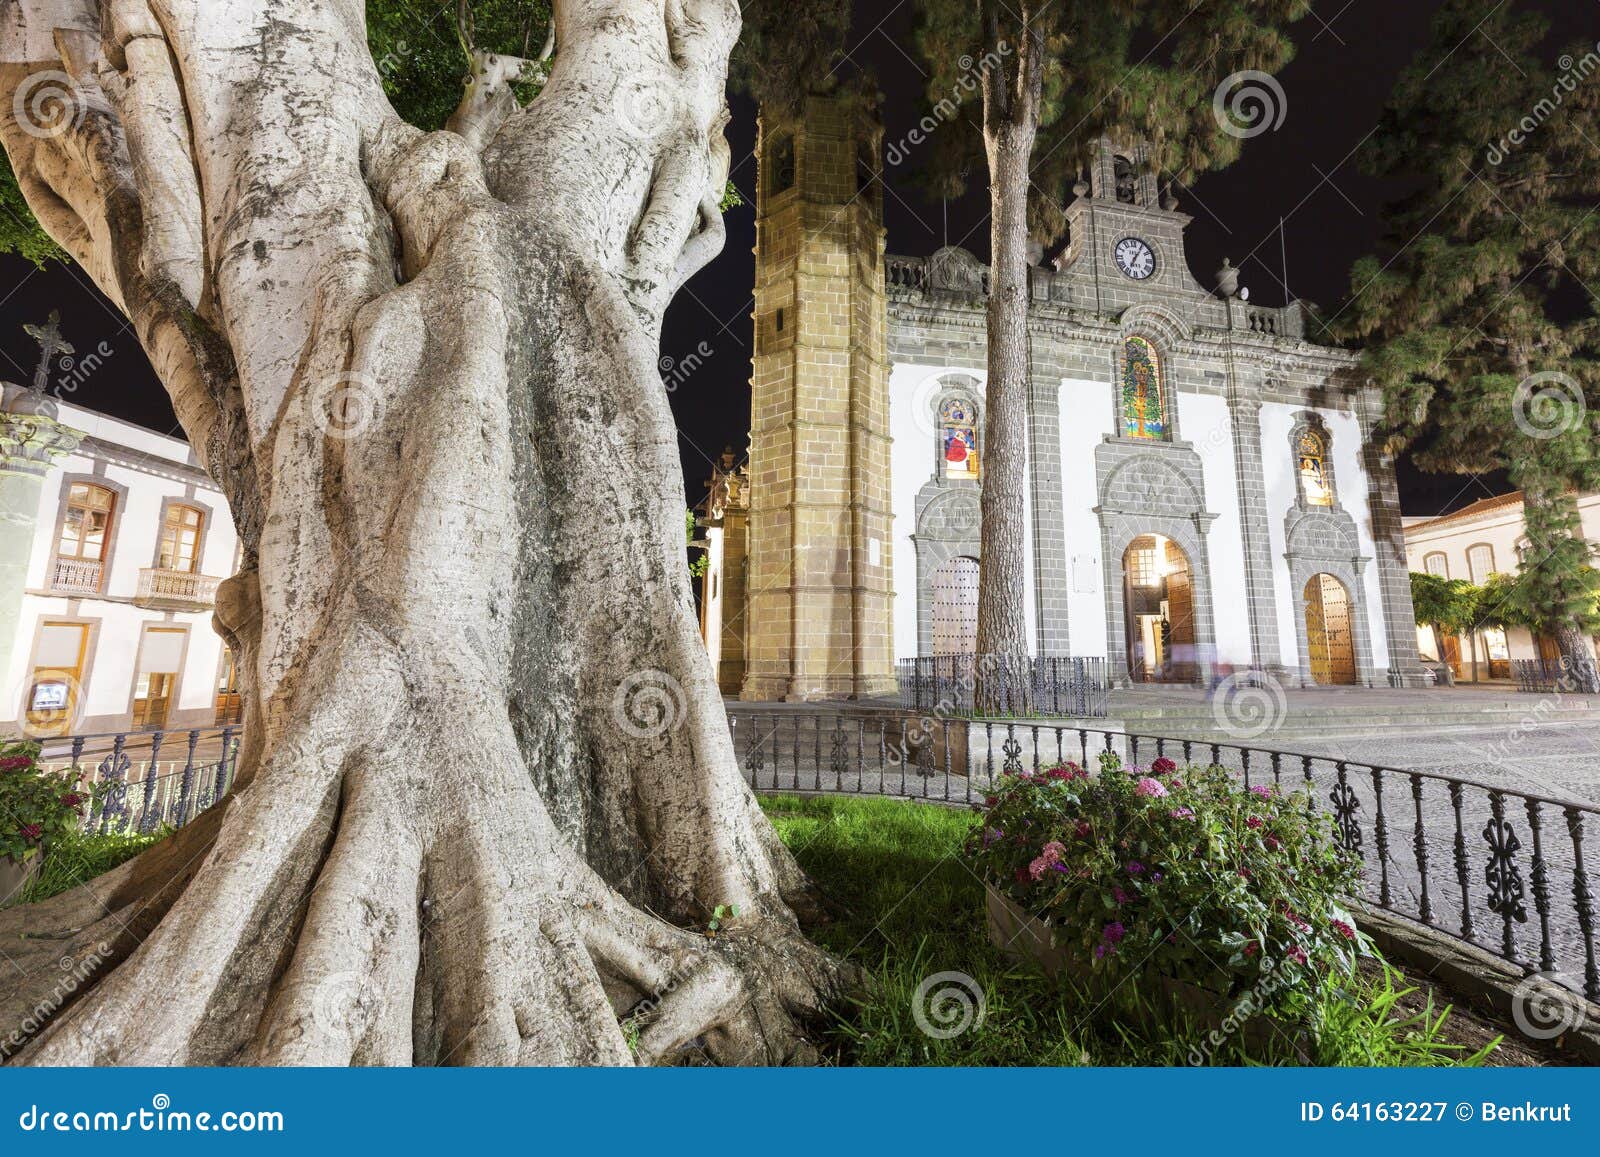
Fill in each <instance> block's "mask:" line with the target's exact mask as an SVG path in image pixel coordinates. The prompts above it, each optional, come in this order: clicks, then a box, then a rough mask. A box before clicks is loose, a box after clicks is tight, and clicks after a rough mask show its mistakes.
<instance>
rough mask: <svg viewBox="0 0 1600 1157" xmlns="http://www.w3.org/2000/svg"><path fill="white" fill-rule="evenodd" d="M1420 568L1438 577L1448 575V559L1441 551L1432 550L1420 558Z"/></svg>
mask: <svg viewBox="0 0 1600 1157" xmlns="http://www.w3.org/2000/svg"><path fill="white" fill-rule="evenodd" d="M1422 569H1423V570H1425V571H1427V572H1428V573H1429V574H1431V575H1435V576H1437V577H1438V578H1449V577H1450V561H1449V560H1448V559H1447V558H1445V556H1444V553H1443V552H1442V551H1437V550H1436V551H1434V552H1433V553H1432V554H1430V555H1428V556H1427V557H1426V558H1424V559H1423V560H1422Z"/></svg>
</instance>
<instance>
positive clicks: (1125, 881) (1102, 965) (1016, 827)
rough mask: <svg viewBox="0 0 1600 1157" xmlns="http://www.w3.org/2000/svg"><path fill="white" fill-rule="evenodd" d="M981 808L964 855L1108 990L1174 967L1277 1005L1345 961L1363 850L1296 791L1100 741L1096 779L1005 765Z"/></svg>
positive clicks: (1192, 978) (1351, 948)
mask: <svg viewBox="0 0 1600 1157" xmlns="http://www.w3.org/2000/svg"><path fill="white" fill-rule="evenodd" d="M978 810H979V811H980V812H981V813H982V818H981V821H980V822H979V823H978V824H977V826H976V827H975V828H974V829H973V831H972V834H971V835H970V836H969V837H968V840H967V844H966V854H967V856H968V858H969V859H970V860H971V861H972V862H974V864H975V865H976V866H977V867H978V869H979V870H980V872H981V873H982V874H983V875H984V876H985V877H986V878H987V879H988V880H989V882H990V883H991V884H992V885H993V886H994V887H996V888H998V889H999V890H1000V891H1002V892H1003V893H1004V894H1006V895H1007V896H1009V897H1010V899H1011V900H1013V901H1014V902H1015V903H1016V904H1017V905H1018V906H1019V907H1021V908H1022V909H1024V910H1025V911H1027V912H1030V913H1032V914H1033V915H1034V916H1037V917H1039V918H1040V919H1043V920H1045V921H1047V922H1048V923H1049V924H1050V925H1051V927H1052V929H1053V936H1054V941H1055V947H1056V948H1057V949H1059V950H1061V951H1062V952H1064V953H1065V954H1066V955H1067V956H1068V958H1069V959H1070V960H1071V961H1072V962H1073V963H1074V964H1075V965H1076V966H1077V967H1078V969H1079V971H1081V972H1084V973H1093V974H1096V975H1098V976H1099V977H1100V978H1101V979H1103V980H1105V981H1106V982H1107V984H1108V986H1109V985H1116V984H1117V983H1118V982H1120V981H1121V980H1123V979H1125V978H1127V977H1129V976H1135V975H1138V976H1160V977H1168V978H1171V979H1174V980H1181V981H1186V982H1188V983H1191V984H1195V985H1198V986H1199V987H1201V988H1204V989H1206V990H1208V991H1210V992H1212V993H1214V994H1215V995H1216V996H1217V997H1218V998H1219V999H1222V1000H1229V999H1232V998H1235V997H1238V996H1240V995H1242V994H1244V993H1245V992H1254V993H1255V996H1256V1003H1257V1005H1258V1006H1259V1007H1262V1008H1264V1009H1268V1010H1271V1011H1273V1012H1276V1013H1279V1014H1285V1015H1286V1014H1293V1013H1295V1012H1298V1011H1301V1010H1303V1008H1304V1007H1305V1005H1306V1002H1307V1001H1308V998H1309V997H1310V994H1311V993H1312V992H1313V991H1314V989H1315V987H1316V983H1317V982H1318V981H1319V980H1320V979H1321V978H1322V977H1323V976H1325V975H1327V974H1328V973H1330V972H1335V971H1337V972H1341V973H1348V972H1349V971H1350V970H1351V969H1352V968H1353V966H1354V963H1355V957H1356V955H1357V951H1358V937H1357V933H1356V930H1355V926H1354V921H1353V920H1352V919H1351V917H1350V915H1349V913H1348V912H1346V911H1345V910H1344V908H1342V907H1341V906H1340V902H1339V897H1340V896H1341V895H1346V894H1349V893H1351V892H1353V891H1354V890H1355V888H1356V886H1357V884H1358V882H1359V880H1360V861H1359V859H1358V858H1357V857H1355V856H1353V855H1351V854H1350V853H1347V852H1345V851H1344V850H1343V849H1342V848H1339V847H1338V846H1337V845H1336V844H1335V843H1334V841H1333V839H1332V829H1331V825H1330V822H1329V820H1328V819H1327V818H1326V816H1323V815H1316V816H1308V814H1307V803H1306V799H1305V797H1304V795H1301V794H1298V793H1297V794H1285V793H1283V792H1281V791H1279V790H1278V789H1277V788H1275V787H1267V786H1256V787H1253V788H1250V789H1249V790H1246V789H1245V788H1243V787H1242V786H1240V785H1239V784H1238V783H1236V782H1235V781H1234V780H1233V779H1232V778H1231V777H1230V776H1229V774H1228V773H1227V772H1226V771H1224V770H1223V769H1221V768H1217V767H1200V766H1193V767H1183V768H1180V767H1179V766H1178V765H1177V764H1175V763H1174V762H1173V761H1172V760H1170V759H1157V760H1156V761H1155V762H1154V763H1152V764H1151V765H1150V767H1149V768H1148V769H1146V770H1144V771H1140V770H1139V769H1132V770H1131V771H1129V770H1126V769H1124V768H1123V767H1122V765H1121V763H1120V761H1119V760H1118V758H1117V757H1116V756H1115V755H1112V754H1110V753H1107V754H1106V755H1103V756H1101V757H1100V770H1099V774H1097V775H1091V774H1090V773H1088V772H1087V771H1085V770H1084V769H1082V768H1080V767H1078V766H1077V765H1076V764H1066V765H1064V766H1061V767H1056V768H1051V769H1049V770H1047V771H1042V772H1039V773H1037V774H1024V775H1021V776H1009V777H1007V778H1006V779H1005V780H1004V781H1002V784H1001V785H1000V787H999V790H998V791H997V793H996V794H995V795H993V796H990V797H989V798H988V799H987V800H986V801H985V805H984V806H983V807H981V808H979V809H978ZM1269 980H1270V983H1267V982H1268V981H1269ZM1129 987H1130V988H1137V987H1138V986H1129Z"/></svg>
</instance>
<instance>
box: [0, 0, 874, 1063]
mask: <svg viewBox="0 0 1600 1157" xmlns="http://www.w3.org/2000/svg"><path fill="white" fill-rule="evenodd" d="M6 7H7V9H8V10H7V11H6V12H5V13H4V16H5V17H6V21H5V28H6V32H5V33H4V36H5V44H4V45H3V47H4V48H5V49H6V52H5V55H4V59H5V60H6V61H10V62H23V63H9V64H6V65H5V66H4V67H3V69H0V87H3V91H0V99H11V98H12V97H13V96H14V95H15V94H17V93H18V92H19V90H20V89H21V86H23V85H27V84H31V83H36V82H35V79H34V78H35V77H36V76H38V75H39V74H41V73H44V72H57V73H61V72H65V73H67V74H69V75H70V77H71V83H70V86H69V89H70V91H69V97H70V98H71V99H72V100H73V101H74V102H75V103H74V104H73V105H72V106H71V107H72V110H73V116H71V117H69V118H67V121H66V123H65V125H64V127H62V126H61V125H57V126H56V127H57V128H58V129H59V131H53V132H43V133H40V132H36V131H30V128H29V126H26V125H21V124H12V125H10V126H8V127H6V129H5V146H6V149H7V152H8V154H9V156H10V158H11V162H12V165H13V167H14V169H15V170H16V172H17V174H18V178H19V182H20V183H21V184H22V187H23V189H24V191H25V193H26V194H27V196H28V198H29V202H30V205H32V206H33V207H34V208H35V211H36V212H37V213H38V215H39V217H40V219H41V220H42V221H43V222H44V223H45V225H46V227H47V228H49V229H50V230H51V232H52V233H53V234H54V235H55V236H56V237H57V238H58V240H60V241H62V243H63V244H64V245H65V246H66V247H67V248H68V249H69V251H71V252H72V253H73V254H74V256H76V257H77V258H78V259H79V260H80V261H81V262H82V263H83V264H84V266H85V267H86V268H87V269H89V270H90V271H91V272H92V273H93V274H94V276H95V277H96V280H97V282H98V283H99V284H100V286H101V288H102V289H104V290H105V292H106V293H107V294H108V295H109V296H110V297H111V298H112V300H113V301H116V302H117V303H118V304H119V305H121V306H123V307H124V308H125V309H126V310H127V311H128V314H129V317H130V318H131V319H132V320H133V322H134V324H135V325H136V326H137V327H138V329H139V332H140V335H141V338H142V339H143V341H144V344H145V348H146V349H147V350H148V351H149V352H150V355H151V359H152V362H153V363H154V364H155V366H156V368H157V371H158V372H159V373H160V374H161V376H162V379H163V381H164V382H165V384H166V385H167V387H168V389H169V391H170V392H171V394H172V397H173V403H174V406H175V408H176V409H177V412H178V414H179V416H180V418H181V419H182V421H183V423H184V427H185V429H186V431H187V432H188V433H189V435H190V438H191V441H192V442H193V443H194V445H195V447H196V451H197V453H198V454H199V456H200V458H201V460H202V462H203V463H204V464H205V465H206V466H207V468H208V469H209V470H210V471H211V472H212V474H213V475H214V476H215V477H216V478H217V479H218V481H219V483H220V484H221V485H223V487H224V489H225V490H226V492H227V493H228V497H229V501H230V505H231V507H232V509H233V513H234V517H235V521H236V523H237V524H238V527H239V531H240V536H241V541H242V543H243V548H244V565H243V568H242V570H241V573H240V574H238V575H236V576H234V577H233V578H231V579H229V580H228V581H227V582H226V583H224V584H223V590H222V591H220V592H219V594H218V602H217V615H216V617H217V625H218V627H219V629H220V630H221V631H222V632H223V633H224V635H225V636H226V637H227V638H228V639H229V641H230V643H231V644H232V645H233V646H234V648H235V652H236V654H237V655H238V656H239V660H240V665H241V668H242V669H243V670H244V671H246V672H247V676H248V677H247V680H246V693H247V707H246V733H247V737H248V741H247V743H246V745H245V748H244V750H243V751H242V752H241V766H240V772H239V776H238V780H237V786H236V788H235V790H234V791H233V792H232V793H231V795H230V796H229V797H228V799H226V800H225V801H224V802H223V803H221V804H219V805H218V806H217V807H216V808H215V809H214V812H213V814H212V815H208V816H207V817H206V819H205V821H204V822H202V823H200V824H197V825H194V826H193V827H191V828H188V829H185V830H184V831H183V832H180V833H179V834H178V835H177V836H176V837H174V839H173V840H172V841H170V842H169V843H167V844H164V845H162V849H163V850H162V851H161V852H160V854H159V855H157V854H156V853H155V852H152V853H149V854H147V855H146V856H144V857H141V858H140V859H139V860H138V861H135V862H134V864H132V865H128V866H125V868H124V869H119V870H118V872H116V873H112V874H110V875H109V876H108V877H107V878H103V879H102V880H99V881H95V882H94V883H93V884H91V885H89V886H87V887H86V888H84V889H80V890H78V891H77V892H74V893H70V894H68V895H66V896H62V897H57V898H56V899H54V900H52V901H48V902H46V903H44V904H41V905H36V906H33V907H32V908H29V909H19V910H11V911H8V912H6V913H4V914H0V937H3V938H5V939H6V940H7V942H8V943H10V942H13V941H15V940H16V938H17V937H18V936H19V935H22V936H27V937H31V939H29V940H27V941H25V942H26V943H28V944H30V945H44V944H48V945H51V946H52V948H51V950H50V951H49V952H48V953H44V952H39V951H37V950H35V951H34V952H33V953H32V954H31V956H30V957H29V960H28V962H27V963H26V964H25V967H24V972H25V973H26V975H24V976H22V977H20V978H19V977H17V976H14V975H9V976H7V977H5V978H4V979H0V1015H3V1016H4V1017H5V1018H6V1019H7V1020H10V1019H19V1018H13V1017H12V1015H11V1014H13V1013H15V1012H18V1011H19V1010H24V1009H35V1008H44V1007H48V1014H47V1015H44V1016H41V1017H38V1018H36V1019H38V1020H39V1021H41V1022H42V1027H40V1028H39V1029H38V1031H37V1032H35V1033H33V1034H32V1040H31V1043H29V1044H27V1045H26V1047H25V1048H24V1049H23V1050H22V1051H21V1052H20V1053H19V1054H18V1055H19V1057H20V1059H21V1060H23V1061H26V1062H31V1063H39V1064H78V1063H118V1064H142V1063H151V1064H224V1063H234V1062H250V1063H269V1064H287V1063H293V1064H346V1063H376V1064H409V1063H423V1064H433V1063H481V1064H518V1063H523V1064H552V1063H556V1064H559V1063H576V1064H590V1063H608V1064H609V1063H630V1062H632V1061H636V1060H637V1061H643V1062H656V1061H662V1060H673V1059H677V1058H679V1057H681V1056H683V1055H685V1054H684V1052H683V1050H685V1049H686V1048H690V1049H691V1050H695V1051H693V1054H692V1055H700V1053H699V1051H698V1050H703V1052H704V1054H705V1055H707V1056H709V1057H710V1058H711V1059H714V1060H717V1061H724V1062H748V1061H759V1062H782V1061H785V1060H790V1059H796V1058H801V1059H803V1058H805V1057H806V1056H808V1055H809V1046H808V1045H807V1043H806V1041H805V1038H804V1035H803V1033H802V1031H801V1029H800V1023H801V1022H802V1021H803V1020H804V1018H806V1017H809V1016H813V1015H816V1014H817V1013H818V1012H819V1011H820V1009H821V1007H822V1004H823V1002H824V1001H825V1000H827V999H828V998H829V997H831V996H833V995H834V994H836V993H837V992H838V991H840V988H841V986H842V985H843V984H844V983H845V982H846V981H847V979H848V977H847V974H846V972H845V970H844V969H843V968H842V966H840V965H839V964H838V963H837V962H835V961H833V960H832V959H830V958H829V957H827V956H826V955H824V954H823V953H821V952H820V951H818V950H817V949H815V948H814V947H812V946H811V945H810V944H809V943H808V942H807V941H806V940H805V939H804V937H803V936H802V935H801V933H800V931H799V927H798V923H797V920H796V917H795V906H796V905H799V904H802V903H806V902H808V901H809V891H808V885H807V884H806V881H805V880H804V878H803V876H802V875H801V873H800V872H799V870H798V868H797V867H796V865H795V864H794V862H793V860H792V859H791V858H790V857H789V855H788V854H787V852H786V851H785V850H784V849H783V848H782V846H781V844H780V843H779V842H778V840H777V837H776V834H775V833H774V831H773V829H772V827H771V825H770V824H768V823H767V822H766V820H765V819H764V817H763V816H762V815H761V813H760V811H759V809H758V808H757V806H756V803H755V800H754V797H753V796H752V794H751V793H750V791H749V790H748V789H747V788H746V786H745V785H744V782H743V780H742V778H741V776H740V774H739V770H738V765H737V762H736V759H735V756H734V751H733V746H732V742H731V739H730V736H729V733H728V728H727V723H726V719H725V716H724V714H723V709H722V703H721V698H720V696H719V695H718V693H717V688H716V683H715V679H714V676H713V673H712V670H711V666H710V662H709V660H708V658H707V656H706V653H705V650H704V648H703V647H702V646H701V645H700V643H699V640H698V637H697V635H696V632H695V626H694V617H693V613H692V604H691V599H690V593H689V584H688V576H687V573H686V570H685V567H684V565H683V557H682V533H683V529H682V510H683V506H684V497H683V494H682V488H681V484H680V483H679V482H678V478H679V469H678V461H677V451H676V439H675V435H674V428H673V425H672V420H671V415H670V412H669V410H668V406H667V398H666V392H665V389H664V387H663V385H662V383H661V380H660V377H659V374H658V373H657V372H656V369H655V365H656V356H657V347H658V345H659V338H660V327H661V319H662V315H663V313H664V310H665V308H666V305H667V303H668V302H669V301H670V300H671V298H672V296H673V294H674V293H675V292H676V291H677V289H678V287H679V286H680V285H681V284H682V282H683V281H684V280H686V279H687V278H688V277H689V276H691V275H692V274H693V273H694V271H695V270H696V269H698V268H699V267H700V266H701V265H703V264H704V262H705V261H707V260H709V259H710V257H711V256H712V255H714V254H715V253H716V251H717V250H718V249H719V248H720V245H721V222H720V217H718V216H717V214H716V213H715V206H716V203H717V198H718V196H719V195H720V192H721V190H722V187H723V183H724V181H725V179H726V173H727V162H728V155H727V145H726V142H725V141H724V139H723V137H722V129H723V125H724V123H725V120H726V115H727V114H726V108H725V104H724V85H725V75H726V67H727V58H728V53H729V51H730V49H731V47H732V45H733V43H734V41H735V39H736V37H737V34H738V26H739V15H738V6H737V4H735V3H734V2H733V0H664V2H663V0H558V2H557V3H556V5H555V9H556V34H557V44H556V49H557V51H556V56H555V59H554V62H553V64H552V66H551V69H550V73H549V78H548V81H547V83H546V84H545V86H544V89H543V90H542V92H541V94H540V96H539V98H538V99H537V100H536V101H534V102H533V104H531V105H530V106H528V107H527V108H525V109H517V108H515V107H514V105H511V106H508V105H507V103H506V102H505V101H504V100H503V99H502V98H500V97H498V96H495V97H494V99H491V100H486V99H485V92H484V88H483V87H482V86H480V87H479V89H478V90H476V91H475V92H474V93H472V94H469V100H468V101H467V102H464V110H463V112H462V113H460V114H458V121H457V122H455V123H457V126H458V127H460V128H462V129H463V131H462V132H455V131H449V130H447V131H443V132H437V133H423V132H421V131H419V130H417V129H415V128H413V127H411V126H409V125H406V124H405V123H403V122H402V121H401V120H400V119H399V118H398V117H397V116H396V115H395V114H394V112H393V110H392V109H391V108H390V107H389V105H388V103H387V101H386V100H385V99H384V96H383V92H382V86H381V84H380V83H379V77H378V74H377V71H376V69H375V67H374V66H373V63H372V61H371V58H370V56H369V54H368V52H367V49H366V45H365V34H364V17H363V11H362V5H361V4H360V3H359V2H358V0H339V2H333V3H329V2H327V0H255V2H253V3H245V2H243V0H239V2H230V3H228V4H215V3H213V2H212V0H106V2H103V3H101V2H96V0H10V2H9V3H8V4H7V6H6ZM481 79H482V78H481V77H480V80H481ZM504 79H505V78H504V77H500V78H499V80H500V81H503V80H504ZM619 125H620V126H621V131H619ZM708 207H709V208H708ZM718 905H729V906H732V905H737V906H738V908H739V913H740V915H739V916H738V918H737V919H735V920H733V921H731V922H729V923H728V924H727V926H726V927H725V929H724V930H723V931H722V932H720V933H719V934H718V935H717V936H716V937H715V938H714V939H713V938H711V937H709V936H708V935H706V934H705V933H704V931H702V930H703V929H705V927H706V924H707V921H708V920H709V919H710V916H711V914H712V912H713V910H714V909H715V908H716V907H717V906H718ZM62 945H66V946H68V947H69V948H70V949H71V951H72V952H73V953H74V954H75V957H76V958H77V959H85V958H90V957H92V958H94V959H95V960H96V961H97V964H96V965H95V967H94V969H93V970H92V975H91V976H90V977H89V978H88V979H87V980H86V981H85V982H84V983H82V984H81V985H79V986H78V987H77V988H75V989H74V991H72V992H71V993H70V994H68V995H67V996H66V997H64V998H62V999H55V998H54V997H52V996H51V992H52V991H53V988H52V986H53V985H55V984H56V983H57V981H58V979H59V978H58V976H57V975H56V974H55V969H54V968H53V967H52V965H51V963H50V960H51V959H52V958H53V957H55V956H58V955H60V950H61V946H62ZM102 945H103V950H102ZM176 978H182V981H181V983H179V982H176ZM625 1021H626V1022H629V1023H628V1026H627V1027H625V1025H624V1022H625Z"/></svg>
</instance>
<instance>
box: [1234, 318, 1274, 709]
mask: <svg viewBox="0 0 1600 1157" xmlns="http://www.w3.org/2000/svg"><path fill="white" fill-rule="evenodd" d="M1246 373H1249V374H1251V378H1250V380H1248V381H1247V380H1245V374H1246ZM1258 374H1259V370H1256V369H1254V368H1253V367H1245V366H1242V365H1240V364H1238V362H1236V361H1235V360H1234V358H1233V353H1232V350H1231V349H1230V350H1229V354H1228V421H1229V424H1230V425H1231V426H1232V427H1233V471H1234V477H1235V479H1236V484H1237V487H1238V491H1239V495H1238V497H1239V530H1240V536H1241V538H1242V539H1243V542H1244V574H1245V591H1244V596H1245V609H1246V611H1247V614H1248V618H1249V622H1250V654H1251V660H1252V663H1253V665H1254V666H1256V667H1259V668H1261V669H1262V670H1265V671H1267V672H1268V673H1270V674H1271V675H1272V676H1273V677H1274V678H1286V677H1287V676H1288V672H1286V671H1285V670H1284V667H1283V650H1282V648H1281V646H1280V645H1279V642H1278V606H1277V600H1276V592H1275V591H1274V590H1273V585H1272V582H1273V574H1274V572H1275V568H1274V567H1273V565H1272V547H1271V543H1272V539H1271V536H1270V533H1269V531H1268V527H1267V477H1266V469H1265V466H1264V465H1263V457H1262V446H1261V389H1260V379H1259V376H1258ZM1273 449H1274V450H1275V451H1277V450H1281V452H1282V453H1288V448H1287V447H1281V448H1278V447H1275V448H1273Z"/></svg>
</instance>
